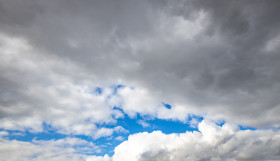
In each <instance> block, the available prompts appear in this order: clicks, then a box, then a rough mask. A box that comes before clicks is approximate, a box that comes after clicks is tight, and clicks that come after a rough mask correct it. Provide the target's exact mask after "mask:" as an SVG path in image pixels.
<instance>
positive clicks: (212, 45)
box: [0, 0, 280, 127]
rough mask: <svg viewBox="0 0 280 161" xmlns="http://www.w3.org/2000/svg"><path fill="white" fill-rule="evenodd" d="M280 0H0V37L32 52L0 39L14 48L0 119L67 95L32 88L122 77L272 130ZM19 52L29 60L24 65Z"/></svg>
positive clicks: (155, 97) (154, 95) (199, 110)
mask: <svg viewBox="0 0 280 161" xmlns="http://www.w3.org/2000/svg"><path fill="white" fill-rule="evenodd" d="M279 5H280V3H279V2H278V1H272V0H271V1H261V0H257V1H227V2H222V1H216V0H210V1H200V0H198V1H192V0H189V1H187V0H186V1H179V0H178V1H133V0H132V1H129V0H119V1H110V0H105V1H104V0H102V1H101V0H94V1H87V0H82V1H72V0H70V1H52V0H51V1H32V0H29V1H26V2H22V1H5V0H1V2H0V13H1V16H0V27H1V31H0V32H1V33H2V35H3V37H14V38H15V39H23V40H24V41H26V44H28V45H25V46H29V47H30V48H32V51H27V52H22V50H26V49H19V50H18V51H9V49H10V48H17V47H18V44H16V43H10V45H7V42H6V41H10V40H8V39H6V38H3V41H2V42H1V46H2V47H3V48H1V50H2V51H1V52H2V53H4V51H5V52H8V53H9V52H15V53H18V52H20V53H22V54H21V56H18V55H16V56H11V55H9V56H7V55H5V54H4V55H3V54H2V55H1V61H2V65H1V87H0V88H1V89H2V90H1V107H2V108H1V110H2V111H3V112H1V118H3V119H5V118H8V117H11V115H12V114H11V113H13V111H19V110H17V109H18V108H20V107H21V106H20V105H22V104H24V106H26V108H23V110H22V111H21V112H17V113H14V114H13V115H14V116H17V117H18V116H24V115H30V113H29V114H27V113H28V112H27V111H30V109H29V107H32V108H31V109H34V111H37V110H38V111H44V110H47V109H48V107H49V106H58V104H60V105H61V101H60V100H63V99H59V97H62V98H65V97H66V96H67V95H66V93H69V91H67V89H65V91H64V92H62V93H59V92H58V93H57V95H56V98H58V99H57V100H56V99H52V100H53V102H52V103H51V105H50V103H49V101H48V99H46V98H52V97H51V96H50V95H53V93H48V94H46V95H43V96H42V97H40V98H38V97H35V96H38V95H39V94H38V92H39V91H40V90H38V88H41V89H44V88H45V87H46V86H51V87H52V88H53V91H56V92H57V91H58V86H59V85H61V84H64V83H65V82H70V84H74V85H76V86H77V87H81V86H87V87H88V86H109V85H112V84H120V83H121V84H125V85H128V86H134V87H135V89H137V88H139V89H145V90H146V89H147V93H149V96H150V98H149V99H150V100H152V101H150V102H158V103H159V104H160V103H161V102H162V101H165V102H168V103H170V104H172V105H173V106H180V107H181V106H182V107H185V110H186V111H187V112H191V113H196V114H205V113H207V117H210V118H213V119H225V120H227V121H233V122H237V123H240V124H244V125H250V126H257V127H279V125H280V119H279V117H278V116H279V114H280V108H279V103H280V102H279V94H280V88H279V80H280V77H279V75H280V73H279V71H280V70H279V69H280V66H279V61H280V60H279V59H280V55H279V54H278V51H279V43H280V41H279V39H280V35H279V22H280V21H279V16H276V15H278V12H279V7H280V6H279ZM13 41H14V40H11V42H13ZM5 43H6V45H5ZM3 44H4V45H3ZM8 44H9V43H8ZM23 46H24V45H23ZM19 48H24V47H22V46H21V47H19ZM30 52H32V54H30ZM23 58H25V59H27V60H31V62H32V63H33V65H34V66H32V67H30V69H28V68H27V67H26V64H24V63H23V62H24V61H23V60H24V59H23ZM13 59H18V60H17V61H12V60H13ZM3 60H6V64H5V63H3ZM25 68H26V69H25ZM58 80H61V82H58ZM85 84H86V85H85ZM35 87H36V88H35ZM27 91H33V93H32V94H30V92H29V93H28V92H27ZM34 91H35V92H34ZM40 92H41V91H40ZM43 93H44V91H43ZM140 93H141V92H140ZM125 100H126V99H125V98H124V101H125ZM138 102H139V101H138ZM148 102H149V101H148ZM40 105H42V106H44V107H42V106H40ZM152 105H154V103H152ZM39 106H40V107H39ZM7 107H9V109H11V111H12V112H11V111H10V112H7V110H6V109H7ZM41 107H42V108H41ZM139 107H141V106H139ZM3 109H5V110H3ZM12 109H15V110H12ZM157 110H158V107H155V109H154V110H151V111H150V112H154V113H155V114H158V113H160V112H159V111H157ZM136 111H137V110H136ZM139 111H143V110H139ZM34 113H36V112H34ZM39 113H40V112H39ZM108 113H110V112H108ZM34 115H36V114H34ZM174 115H176V112H175V114H174ZM106 118H107V117H106ZM45 119H48V118H45ZM38 121H39V122H40V121H42V119H41V118H38Z"/></svg>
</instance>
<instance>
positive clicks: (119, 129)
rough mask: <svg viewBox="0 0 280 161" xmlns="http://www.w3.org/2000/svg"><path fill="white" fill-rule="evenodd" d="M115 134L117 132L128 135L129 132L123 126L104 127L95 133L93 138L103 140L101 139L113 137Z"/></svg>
mask: <svg viewBox="0 0 280 161" xmlns="http://www.w3.org/2000/svg"><path fill="white" fill-rule="evenodd" d="M114 132H116V133H128V130H126V129H125V128H123V127H121V126H116V127H114V128H105V127H102V128H100V129H98V130H97V131H96V132H95V133H94V135H93V138H94V139H98V138H101V137H106V136H111V135H112V134H113V133H114Z"/></svg>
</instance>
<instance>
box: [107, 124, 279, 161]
mask: <svg viewBox="0 0 280 161" xmlns="http://www.w3.org/2000/svg"><path fill="white" fill-rule="evenodd" d="M199 130H200V132H186V133H182V134H163V133H162V132H160V131H154V132H152V133H147V132H144V133H138V134H134V135H131V136H129V138H128V140H127V141H124V142H123V143H122V144H120V145H119V146H117V147H116V148H115V154H114V156H113V157H112V158H113V161H179V160H279V159H280V153H279V148H280V140H279V138H280V133H279V131H272V130H256V131H250V130H245V131H240V130H238V127H237V126H235V125H229V124H225V125H223V126H222V127H220V126H217V125H215V124H214V123H211V122H208V121H202V122H201V123H200V124H199Z"/></svg>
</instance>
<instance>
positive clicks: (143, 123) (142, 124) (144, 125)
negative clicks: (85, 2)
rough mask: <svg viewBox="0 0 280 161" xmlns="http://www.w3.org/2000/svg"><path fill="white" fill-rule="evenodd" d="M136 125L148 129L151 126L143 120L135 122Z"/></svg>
mask: <svg viewBox="0 0 280 161" xmlns="http://www.w3.org/2000/svg"><path fill="white" fill-rule="evenodd" d="M137 123H138V124H139V125H141V126H142V127H144V128H146V127H150V126H151V125H150V124H149V123H147V122H145V121H143V120H139V121H137Z"/></svg>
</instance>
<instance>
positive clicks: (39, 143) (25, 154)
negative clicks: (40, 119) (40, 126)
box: [0, 138, 98, 161]
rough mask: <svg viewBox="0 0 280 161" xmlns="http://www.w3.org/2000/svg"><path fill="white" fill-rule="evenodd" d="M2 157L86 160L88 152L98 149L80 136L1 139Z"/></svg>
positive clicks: (12, 160) (5, 159)
mask: <svg viewBox="0 0 280 161" xmlns="http://www.w3.org/2000/svg"><path fill="white" fill-rule="evenodd" d="M0 142H1V147H0V153H1V156H0V159H1V160H3V161H16V160H19V158H20V160H22V161H28V160H38V161H41V160H42V161H43V160H49V161H58V160H71V161H78V160H85V159H86V155H85V154H87V153H92V152H94V151H97V150H98V147H97V146H96V145H94V144H93V143H91V142H87V141H85V140H82V139H78V138H64V139H59V140H48V141H43V140H36V139H33V140H32V142H23V141H17V140H11V141H10V140H5V139H0Z"/></svg>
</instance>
